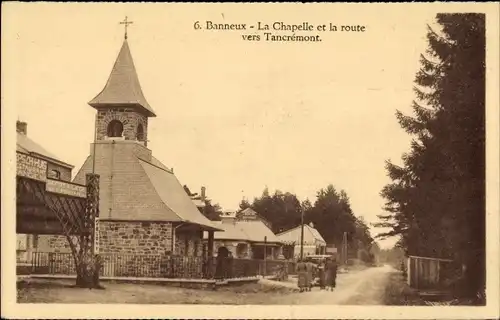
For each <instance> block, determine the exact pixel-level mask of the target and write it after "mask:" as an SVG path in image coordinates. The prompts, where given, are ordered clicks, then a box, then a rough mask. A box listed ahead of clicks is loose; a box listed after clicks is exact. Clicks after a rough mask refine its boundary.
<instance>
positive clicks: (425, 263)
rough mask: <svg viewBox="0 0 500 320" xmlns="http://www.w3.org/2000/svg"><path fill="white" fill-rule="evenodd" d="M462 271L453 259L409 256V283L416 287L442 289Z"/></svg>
mask: <svg viewBox="0 0 500 320" xmlns="http://www.w3.org/2000/svg"><path fill="white" fill-rule="evenodd" d="M461 272H462V270H461V265H459V264H457V263H456V262H454V261H453V260H448V259H438V258H429V257H417V256H409V257H408V262H407V278H408V285H409V286H410V287H412V288H415V289H441V288H444V287H446V286H447V283H448V282H449V281H452V280H453V279H454V278H455V277H457V275H459V274H460V273H461Z"/></svg>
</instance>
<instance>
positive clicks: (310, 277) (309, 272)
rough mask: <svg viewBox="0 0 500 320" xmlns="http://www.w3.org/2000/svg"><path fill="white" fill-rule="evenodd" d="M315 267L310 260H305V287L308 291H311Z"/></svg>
mask: <svg viewBox="0 0 500 320" xmlns="http://www.w3.org/2000/svg"><path fill="white" fill-rule="evenodd" d="M315 267H316V266H315V265H314V263H312V262H311V261H310V260H307V262H306V270H307V289H308V291H311V289H312V286H313V280H314V269H315Z"/></svg>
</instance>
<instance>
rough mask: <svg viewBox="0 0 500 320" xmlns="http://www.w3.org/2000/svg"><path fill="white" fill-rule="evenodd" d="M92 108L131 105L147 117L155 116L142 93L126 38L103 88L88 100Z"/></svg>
mask: <svg viewBox="0 0 500 320" xmlns="http://www.w3.org/2000/svg"><path fill="white" fill-rule="evenodd" d="M89 105H90V106H92V107H94V108H96V109H97V108H103V107H104V108H105V107H116V106H131V107H136V108H139V109H140V110H141V111H142V112H145V113H146V114H147V115H148V117H156V114H155V113H154V111H153V109H152V108H151V106H150V105H149V103H148V102H147V101H146V98H145V97H144V94H143V93H142V89H141V85H140V83H139V77H138V76H137V72H136V70H135V66H134V61H133V59H132V55H131V54H130V48H129V46H128V42H127V39H126V38H125V40H124V41H123V45H122V48H121V49H120V53H119V54H118V57H117V58H116V62H115V64H114V66H113V70H111V74H110V75H109V78H108V82H107V83H106V85H105V86H104V89H102V91H101V92H100V93H99V94H98V95H97V96H96V97H95V98H94V99H92V100H91V101H90V102H89Z"/></svg>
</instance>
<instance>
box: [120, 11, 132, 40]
mask: <svg viewBox="0 0 500 320" xmlns="http://www.w3.org/2000/svg"><path fill="white" fill-rule="evenodd" d="M132 23H134V22H133V21H128V17H127V16H125V20H123V21H122V22H120V24H124V25H125V39H127V28H128V25H129V24H132Z"/></svg>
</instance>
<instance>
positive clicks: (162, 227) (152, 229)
mask: <svg viewBox="0 0 500 320" xmlns="http://www.w3.org/2000/svg"><path fill="white" fill-rule="evenodd" d="M99 228H100V230H99V237H100V240H99V253H102V254H135V255H163V254H165V252H167V251H169V250H171V246H172V225H171V224H170V223H168V222H167V223H161V222H115V221H103V220H101V221H100V223H99ZM37 238H38V240H37V241H36V248H35V250H36V251H41V252H60V253H65V252H67V253H70V252H71V248H70V246H69V243H68V241H67V239H66V237H65V236H61V235H39V236H37Z"/></svg>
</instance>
